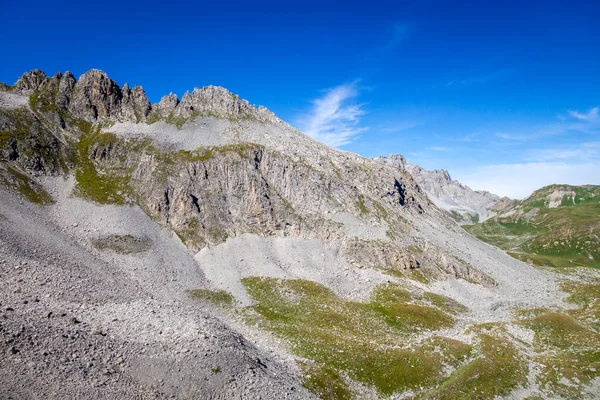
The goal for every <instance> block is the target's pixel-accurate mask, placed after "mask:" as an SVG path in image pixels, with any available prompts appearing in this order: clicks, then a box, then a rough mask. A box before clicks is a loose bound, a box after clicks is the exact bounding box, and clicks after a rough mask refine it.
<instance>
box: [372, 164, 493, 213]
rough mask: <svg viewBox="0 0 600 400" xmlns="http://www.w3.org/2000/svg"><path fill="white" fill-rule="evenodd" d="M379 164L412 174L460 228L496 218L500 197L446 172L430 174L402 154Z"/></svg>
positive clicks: (440, 171)
mask: <svg viewBox="0 0 600 400" xmlns="http://www.w3.org/2000/svg"><path fill="white" fill-rule="evenodd" d="M375 160H376V161H378V162H381V163H384V164H387V165H391V166H394V167H396V168H399V169H402V170H405V171H408V172H409V173H410V174H411V175H412V177H413V178H414V179H415V180H416V181H417V182H418V183H419V186H421V188H422V189H423V190H424V191H425V192H426V193H427V195H428V196H429V198H430V199H431V201H433V202H434V203H435V205H436V206H438V207H439V208H441V209H443V210H446V211H448V212H449V213H450V215H451V216H452V217H453V218H454V219H455V220H456V221H457V222H458V223H459V224H472V223H474V222H480V221H485V220H486V219H488V218H490V217H491V216H493V215H494V210H493V208H492V206H493V205H494V204H495V203H496V202H497V201H498V200H500V196H497V195H495V194H493V193H490V192H487V191H481V190H472V189H471V188H470V187H468V186H466V185H463V184H462V183H460V182H458V181H455V180H453V179H452V178H451V177H450V174H449V173H448V171H446V170H437V169H436V170H433V171H429V170H426V169H423V168H421V167H419V166H418V165H414V164H411V163H410V162H408V160H406V158H404V157H403V156H401V155H400V154H392V155H390V156H389V157H377V158H376V159H375Z"/></svg>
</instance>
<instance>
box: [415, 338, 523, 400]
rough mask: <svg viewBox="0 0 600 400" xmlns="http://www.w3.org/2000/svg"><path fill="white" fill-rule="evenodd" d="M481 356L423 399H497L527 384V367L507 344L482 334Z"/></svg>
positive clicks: (479, 345)
mask: <svg viewBox="0 0 600 400" xmlns="http://www.w3.org/2000/svg"><path fill="white" fill-rule="evenodd" d="M477 350H478V352H479V353H480V356H479V357H477V358H475V359H474V360H472V361H470V362H469V363H467V364H465V365H463V366H461V367H459V368H458V369H456V370H455V371H454V372H453V373H452V374H451V375H450V377H448V379H446V380H444V381H443V382H441V383H440V384H439V386H438V387H436V388H435V389H432V390H430V391H428V392H426V393H425V394H424V395H423V396H421V398H423V399H440V400H442V399H448V400H455V399H474V398H477V399H494V398H497V397H498V396H503V395H506V394H508V393H510V391H512V390H513V389H516V388H517V387H519V386H522V385H524V384H525V383H527V373H528V367H527V364H526V362H525V359H524V358H523V357H522V356H521V355H520V354H519V351H518V349H517V348H516V347H515V346H514V345H513V344H512V343H511V342H510V341H508V340H506V339H502V338H499V337H496V336H492V335H489V334H483V333H482V334H479V344H478V346H477Z"/></svg>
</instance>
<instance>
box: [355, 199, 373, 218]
mask: <svg viewBox="0 0 600 400" xmlns="http://www.w3.org/2000/svg"><path fill="white" fill-rule="evenodd" d="M355 206H356V208H358V211H359V212H360V214H361V215H367V214H369V213H370V212H371V211H370V210H369V209H368V208H367V206H366V204H365V196H363V195H362V194H359V195H358V200H357V201H356V205H355Z"/></svg>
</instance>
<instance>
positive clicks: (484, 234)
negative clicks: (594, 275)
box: [465, 185, 600, 268]
mask: <svg viewBox="0 0 600 400" xmlns="http://www.w3.org/2000/svg"><path fill="white" fill-rule="evenodd" d="M561 191H562V192H563V193H564V194H563V197H562V198H557V197H556V196H557V195H559V194H560V192H561ZM551 200H552V201H553V207H552V208H551V207H550V201H551ZM557 202H558V204H557ZM465 229H466V230H468V231H469V232H471V233H472V234H473V235H475V236H476V237H478V238H479V239H481V240H483V241H486V242H488V243H490V244H493V245H495V246H497V247H500V248H502V249H504V250H507V251H508V252H509V254H510V255H511V256H513V257H515V258H517V259H519V260H522V261H526V262H530V263H531V264H533V265H536V266H549V267H556V268H566V267H573V266H575V267H577V266H586V267H595V268H600V237H599V236H598V235H596V234H595V232H598V231H600V186H568V185H551V186H547V187H545V188H542V189H540V190H538V191H536V192H535V193H534V194H533V195H532V196H530V197H529V198H527V199H525V200H522V201H519V202H515V203H512V204H510V205H509V207H508V208H507V209H505V210H503V211H502V212H501V213H500V215H498V216H496V217H493V218H491V219H489V220H487V221H485V222H483V223H481V224H476V225H471V226H465Z"/></svg>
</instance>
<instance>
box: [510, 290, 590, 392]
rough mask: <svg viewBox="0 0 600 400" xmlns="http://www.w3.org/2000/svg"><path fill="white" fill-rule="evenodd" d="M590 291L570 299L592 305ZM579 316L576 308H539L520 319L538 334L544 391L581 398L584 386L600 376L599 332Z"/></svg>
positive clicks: (537, 355)
mask: <svg viewBox="0 0 600 400" xmlns="http://www.w3.org/2000/svg"><path fill="white" fill-rule="evenodd" d="M595 290H597V289H594V291H595ZM589 294H590V293H588V294H586V295H584V296H583V297H578V296H577V295H575V297H572V298H571V299H572V300H573V301H574V302H577V303H580V304H584V307H590V306H589V304H590V303H588V299H587V298H586V297H587V295H589ZM594 304H595V303H594ZM579 317H581V314H580V312H579V311H577V310H569V311H567V312H555V311H551V310H539V311H538V312H535V313H532V315H531V316H530V317H529V318H525V319H523V320H521V324H522V325H523V326H525V327H527V328H529V329H531V330H533V331H534V333H535V339H534V343H533V350H534V351H535V357H534V360H535V362H537V363H538V364H539V365H540V368H541V372H540V374H539V375H538V377H537V380H538V383H539V384H540V386H541V387H542V388H543V389H544V390H545V391H547V392H550V393H553V394H554V395H558V396H562V397H566V398H576V397H578V396H579V395H580V394H581V393H582V391H583V389H584V385H587V384H589V383H590V382H591V381H592V380H594V379H597V378H598V377H600V346H599V345H598V344H599V343H600V334H598V332H597V331H596V330H595V329H594V328H593V327H590V325H589V324H585V323H583V322H582V321H580V320H579V319H578V318H579ZM596 318H597V316H596ZM596 322H597V319H596Z"/></svg>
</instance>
